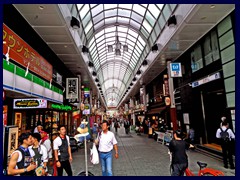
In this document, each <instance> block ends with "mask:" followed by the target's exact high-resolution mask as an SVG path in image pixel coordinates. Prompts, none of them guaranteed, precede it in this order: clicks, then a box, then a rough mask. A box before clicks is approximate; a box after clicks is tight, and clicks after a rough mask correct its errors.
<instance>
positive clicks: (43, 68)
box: [3, 24, 53, 81]
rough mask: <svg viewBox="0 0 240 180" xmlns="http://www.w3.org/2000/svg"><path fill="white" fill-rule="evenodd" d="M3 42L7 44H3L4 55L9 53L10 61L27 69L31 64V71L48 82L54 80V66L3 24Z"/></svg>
mask: <svg viewBox="0 0 240 180" xmlns="http://www.w3.org/2000/svg"><path fill="white" fill-rule="evenodd" d="M3 41H4V42H6V43H5V44H3V54H7V53H8V54H9V58H10V59H12V60H14V61H16V62H17V63H19V64H20V65H22V66H23V67H27V66H28V63H30V64H29V70H30V71H32V72H35V73H36V74H38V75H39V76H41V77H43V78H44V79H46V80H49V81H50V80H51V79H52V74H53V70H52V65H51V64H50V63H48V61H46V60H45V59H44V58H43V57H42V56H41V55H40V54H38V53H37V51H35V50H34V49H33V48H32V47H31V46H29V45H28V44H27V43H26V42H25V41H24V40H23V39H21V38H20V37H19V36H18V35H17V34H15V33H14V32H13V31H12V30H11V29H10V28H9V27H7V26H6V25H5V24H3ZM8 51H9V52H8Z"/></svg>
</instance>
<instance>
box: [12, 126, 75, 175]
mask: <svg viewBox="0 0 240 180" xmlns="http://www.w3.org/2000/svg"><path fill="white" fill-rule="evenodd" d="M58 133H59V134H57V133H55V134H52V138H53V139H52V140H53V144H51V140H50V139H49V137H48V134H47V133H46V132H44V131H42V127H41V126H40V125H39V126H38V127H37V128H36V129H35V130H34V132H33V133H30V132H28V133H22V134H21V135H20V136H19V138H18V142H19V144H20V146H19V147H18V148H17V149H16V150H15V151H14V152H13V153H12V154H11V156H10V160H9V163H8V169H7V174H8V175H15V176H16V175H17V176H52V175H55V176H56V175H57V176H62V174H63V169H65V171H66V173H67V174H68V176H72V169H71V164H70V163H71V162H72V153H71V148H70V141H69V136H67V135H66V128H65V127H64V126H59V127H58ZM56 171H57V172H56Z"/></svg>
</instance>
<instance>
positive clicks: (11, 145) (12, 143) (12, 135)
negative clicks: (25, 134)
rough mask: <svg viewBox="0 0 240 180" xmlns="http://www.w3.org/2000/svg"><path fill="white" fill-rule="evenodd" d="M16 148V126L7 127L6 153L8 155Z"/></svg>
mask: <svg viewBox="0 0 240 180" xmlns="http://www.w3.org/2000/svg"><path fill="white" fill-rule="evenodd" d="M17 148H18V127H11V128H9V133H8V153H7V156H10V155H11V154H12V152H13V151H14V150H16V149H17Z"/></svg>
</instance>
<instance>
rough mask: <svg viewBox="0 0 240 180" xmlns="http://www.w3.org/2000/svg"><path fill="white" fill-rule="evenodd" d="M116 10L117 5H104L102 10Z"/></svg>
mask: <svg viewBox="0 0 240 180" xmlns="http://www.w3.org/2000/svg"><path fill="white" fill-rule="evenodd" d="M112 8H117V4H104V9H112Z"/></svg>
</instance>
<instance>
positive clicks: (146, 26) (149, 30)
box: [143, 20, 152, 33]
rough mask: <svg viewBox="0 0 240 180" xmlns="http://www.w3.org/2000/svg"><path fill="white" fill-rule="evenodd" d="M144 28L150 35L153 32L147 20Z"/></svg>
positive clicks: (144, 22)
mask: <svg viewBox="0 0 240 180" xmlns="http://www.w3.org/2000/svg"><path fill="white" fill-rule="evenodd" d="M143 26H144V27H145V28H146V30H147V31H148V33H150V32H151V31H152V27H151V26H150V24H149V23H148V22H147V21H146V20H144V21H143Z"/></svg>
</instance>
